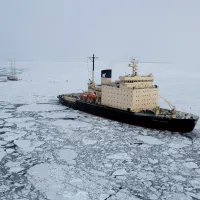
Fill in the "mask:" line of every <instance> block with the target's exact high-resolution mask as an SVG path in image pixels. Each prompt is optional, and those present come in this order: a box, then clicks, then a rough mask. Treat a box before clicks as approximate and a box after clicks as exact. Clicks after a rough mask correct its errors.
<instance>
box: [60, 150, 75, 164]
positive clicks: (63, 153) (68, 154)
mask: <svg viewBox="0 0 200 200" xmlns="http://www.w3.org/2000/svg"><path fill="white" fill-rule="evenodd" d="M77 155H78V154H77V153H76V152H75V151H74V150H72V149H61V150H60V151H59V153H58V156H59V157H60V159H61V160H65V161H67V162H69V163H75V161H74V159H75V158H76V157H77Z"/></svg>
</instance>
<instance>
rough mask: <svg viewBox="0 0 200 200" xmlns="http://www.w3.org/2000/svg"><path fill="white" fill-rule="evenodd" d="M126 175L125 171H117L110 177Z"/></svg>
mask: <svg viewBox="0 0 200 200" xmlns="http://www.w3.org/2000/svg"><path fill="white" fill-rule="evenodd" d="M127 174H128V173H127V172H126V170H125V169H118V170H116V171H115V172H114V173H113V174H112V175H113V176H123V175H127Z"/></svg>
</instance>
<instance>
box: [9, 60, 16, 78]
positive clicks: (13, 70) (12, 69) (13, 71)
mask: <svg viewBox="0 0 200 200" xmlns="http://www.w3.org/2000/svg"><path fill="white" fill-rule="evenodd" d="M7 79H8V80H9V81H18V80H19V79H18V77H17V76H16V70H15V61H12V60H11V75H10V76H8V77H7Z"/></svg>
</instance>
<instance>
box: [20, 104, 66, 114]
mask: <svg viewBox="0 0 200 200" xmlns="http://www.w3.org/2000/svg"><path fill="white" fill-rule="evenodd" d="M64 109H65V107H63V106H60V105H51V104H28V105H23V106H20V107H18V108H17V111H18V112H30V111H32V112H44V111H53V110H64Z"/></svg>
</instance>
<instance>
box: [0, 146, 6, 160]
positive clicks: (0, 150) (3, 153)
mask: <svg viewBox="0 0 200 200" xmlns="http://www.w3.org/2000/svg"><path fill="white" fill-rule="evenodd" d="M5 155H6V152H5V151H4V149H2V148H0V162H1V159H2V158H3V157H4V156H5Z"/></svg>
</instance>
